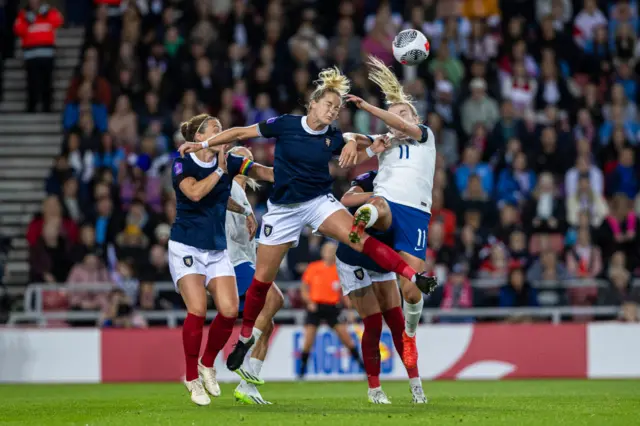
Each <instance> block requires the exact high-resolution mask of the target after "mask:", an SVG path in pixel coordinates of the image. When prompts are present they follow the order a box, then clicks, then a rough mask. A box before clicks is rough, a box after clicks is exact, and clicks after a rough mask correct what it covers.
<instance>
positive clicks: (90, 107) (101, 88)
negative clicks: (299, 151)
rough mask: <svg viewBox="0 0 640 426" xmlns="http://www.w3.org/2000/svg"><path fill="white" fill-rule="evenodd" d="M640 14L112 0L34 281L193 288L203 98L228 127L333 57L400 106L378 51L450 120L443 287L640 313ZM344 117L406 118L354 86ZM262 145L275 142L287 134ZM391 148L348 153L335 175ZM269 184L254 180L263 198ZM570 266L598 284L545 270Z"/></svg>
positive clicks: (290, 103) (296, 254)
mask: <svg viewBox="0 0 640 426" xmlns="http://www.w3.org/2000/svg"><path fill="white" fill-rule="evenodd" d="M117 3H120V4H119V5H118V4H117ZM406 28H416V29H419V30H421V31H423V32H424V33H425V35H426V36H427V37H428V38H429V40H430V42H431V56H430V58H429V59H428V60H427V61H426V62H424V63H423V64H421V65H420V66H418V67H415V68H408V67H401V66H399V64H397V63H395V62H394V60H393V56H392V52H391V42H392V40H393V37H394V36H395V34H396V33H397V32H398V31H399V30H401V29H406ZM639 31H640V11H639V2H638V0H618V1H601V0H584V1H582V0H574V1H572V0H536V1H533V0H508V1H497V0H457V1H454V0H391V1H389V2H378V1H372V0H362V1H355V0H341V1H339V0H321V1H306V2H305V1H282V0H269V1H252V0H217V1H210V0H188V1H187V0H183V1H180V0H137V1H133V0H123V1H121V2H111V1H109V2H107V1H96V4H95V7H94V10H93V12H92V18H91V19H90V20H89V21H88V22H87V30H86V34H85V39H86V40H85V44H84V47H83V49H82V57H81V64H80V66H79V67H78V70H77V72H76V75H75V76H74V78H73V80H72V81H71V83H70V86H69V90H68V93H67V98H66V106H65V109H64V113H63V123H64V140H63V142H62V144H63V149H62V151H63V154H62V155H60V156H59V157H58V158H56V160H55V164H54V166H53V168H52V170H51V174H50V176H49V178H48V179H47V182H46V188H47V192H48V194H49V196H48V197H47V199H46V200H45V201H44V202H43V208H42V213H41V214H40V215H38V216H37V217H35V218H34V219H33V221H32V223H31V224H30V225H29V230H28V235H27V237H28V240H29V244H30V247H31V265H32V267H31V281H32V282H55V283H68V285H69V286H73V285H74V284H75V283H86V282H93V281H109V282H113V283H115V284H116V286H117V288H118V289H119V290H117V291H115V292H114V293H113V294H111V295H109V296H108V297H107V296H104V297H94V296H91V295H89V294H88V293H87V294H82V293H81V294H78V296H77V297H74V298H72V299H71V300H70V301H69V304H70V306H71V307H72V308H74V309H81V310H85V309H92V310H95V309H101V310H104V311H105V312H107V311H109V309H110V310H111V312H112V314H111V316H113V315H116V314H113V312H116V311H118V310H119V309H121V310H122V312H125V311H126V312H130V311H129V310H127V309H128V308H126V306H125V305H123V304H122V303H121V300H130V301H133V303H134V306H136V307H137V308H139V309H151V308H153V309H156V308H164V307H171V306H174V304H175V303H176V302H175V299H171V297H169V296H167V297H166V298H164V297H160V298H158V297H157V296H154V288H153V283H154V282H157V281H170V276H169V273H168V268H167V260H166V244H167V239H168V235H169V228H170V225H171V223H172V221H173V219H174V217H175V199H174V194H173V190H172V189H171V186H170V179H169V178H168V171H169V169H170V168H169V167H168V165H170V163H171V161H172V159H173V158H174V156H175V148H176V147H177V146H178V145H179V144H180V143H182V142H183V140H182V138H181V137H180V135H179V132H176V130H177V129H178V127H179V123H180V122H181V121H183V120H186V119H188V118H189V117H191V116H193V115H195V114H198V113H200V112H203V111H206V112H209V113H210V114H212V115H215V116H216V117H218V118H219V119H220V121H221V123H222V124H223V126H224V127H225V128H227V127H230V126H244V125H250V124H254V123H256V122H258V121H261V120H264V119H268V118H270V117H273V116H276V115H279V114H284V113H294V114H303V113H304V104H305V100H306V99H307V96H308V95H309V93H310V91H311V89H312V81H313V80H314V79H315V76H316V75H317V73H318V71H319V70H320V69H322V68H323V67H327V66H330V65H337V66H339V67H340V69H342V70H343V71H344V72H345V73H346V74H347V75H348V76H349V77H350V78H351V80H352V87H353V88H352V92H353V93H354V94H356V95H358V96H361V97H363V98H364V99H366V100H367V101H368V102H370V103H372V104H374V105H381V102H382V101H381V97H380V93H379V92H378V91H377V90H375V88H374V85H372V84H371V83H369V82H368V81H367V77H366V72H367V70H366V66H365V65H364V61H365V60H366V56H367V55H369V54H373V55H376V56H377V57H379V58H380V59H382V60H383V61H384V62H385V63H387V64H388V65H390V66H393V67H394V68H395V71H396V72H397V73H398V74H399V75H401V76H402V77H403V79H404V81H405V85H406V86H405V87H406V90H407V92H408V93H410V94H411V95H412V96H413V97H414V100H415V105H416V107H417V109H418V111H419V113H420V115H421V116H422V117H423V118H424V120H425V123H426V124H428V125H429V126H430V128H431V129H432V130H433V132H434V134H435V137H436V144H437V152H438V153H437V155H438V158H437V170H436V174H435V187H434V191H433V206H432V218H431V224H430V227H429V244H428V247H429V249H428V253H427V265H428V270H429V272H430V273H433V274H435V275H437V276H438V277H439V279H440V280H441V282H443V283H444V284H443V285H442V286H440V288H439V289H438V291H437V292H436V294H434V295H433V296H431V297H430V298H429V300H428V302H427V303H428V305H430V306H436V307H441V308H443V309H452V308H467V307H477V306H503V307H518V306H540V305H578V306H590V305H598V304H599V305H623V304H626V305H625V312H626V315H627V316H628V317H629V318H632V317H633V316H634V315H635V316H637V304H638V303H639V302H640V291H639V289H638V288H637V287H633V286H632V282H633V278H634V277H637V276H638V274H639V273H640V229H639V226H640V224H639V219H638V214H639V213H640V197H639V196H638V192H639V185H640V175H639V171H640V164H639V162H638V160H637V156H638V147H639V146H640V144H639V142H640V116H639V115H638V108H637V105H638V101H639V100H640V87H639V84H640V80H639V79H638V75H639V71H640V65H639V64H640V62H638V58H639V57H640V43H638V40H637V37H638V34H639ZM338 121H339V122H338V123H337V124H338V125H339V127H340V128H341V130H342V131H345V132H347V131H355V132H359V133H365V134H373V133H381V132H384V131H385V128H384V125H383V124H382V123H381V122H380V121H378V120H377V119H375V118H373V117H372V116H370V115H368V114H366V113H364V112H363V111H359V110H354V109H353V108H351V107H350V106H347V107H345V108H344V109H343V110H342V112H341V114H340V117H339V120H338ZM249 145H250V146H251V148H252V150H253V153H254V157H255V159H256V161H258V162H260V163H265V164H270V163H271V162H272V159H273V151H274V146H273V143H272V141H269V140H264V139H257V140H253V141H250V143H249ZM375 167H376V164H375V160H373V161H371V162H368V163H365V164H363V165H360V166H358V167H356V168H355V169H352V170H344V169H340V168H339V167H338V166H337V165H334V166H332V168H331V170H332V173H333V174H334V175H335V177H336V184H335V187H334V191H335V195H336V196H337V197H339V196H341V194H342V193H343V192H344V191H345V190H346V189H347V188H348V187H349V181H350V178H352V177H353V176H355V175H357V174H358V173H362V172H364V171H367V170H370V169H372V168H375ZM268 194H269V187H268V186H265V187H263V188H262V189H260V190H259V191H257V192H252V193H251V194H250V200H251V202H252V204H253V205H254V208H255V211H256V212H257V216H258V218H259V217H260V216H261V214H262V213H264V211H265V209H266V199H267V197H268ZM321 245H322V239H321V238H320V237H318V236H315V235H312V234H311V233H308V234H306V235H304V236H303V238H302V240H301V244H300V246H299V247H298V248H296V249H294V250H291V251H290V253H289V255H288V256H287V258H286V260H285V262H284V263H283V265H282V268H281V277H279V279H284V280H297V279H299V278H300V277H301V275H302V274H303V272H304V270H305V268H306V266H307V265H308V263H309V262H311V261H313V260H317V259H319V254H320V247H321ZM569 278H581V279H585V280H587V281H586V282H587V283H588V284H584V282H585V281H583V285H581V286H579V287H576V288H566V286H561V285H558V284H555V285H550V286H548V287H540V286H538V285H534V284H536V283H538V282H540V281H546V282H555V281H557V280H566V279H569ZM476 279H484V280H485V281H486V280H489V281H493V282H495V283H497V284H496V285H495V286H493V287H487V288H485V287H477V286H473V285H472V284H473V280H476ZM290 300H291V303H292V305H293V306H295V300H296V298H295V297H293V296H292V297H291V299H290ZM120 306H125V307H121V308H118V307H120ZM116 316H117V315H116ZM105 318H106V319H105V320H104V321H105V323H106V324H112V323H114V321H112V319H110V318H111V317H109V315H107V316H106V317H105ZM128 318H129V317H128ZM127 321H129V322H130V323H135V322H136V321H133V320H130V319H128V320H127Z"/></svg>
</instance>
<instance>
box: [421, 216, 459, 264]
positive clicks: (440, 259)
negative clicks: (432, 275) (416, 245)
mask: <svg viewBox="0 0 640 426" xmlns="http://www.w3.org/2000/svg"><path fill="white" fill-rule="evenodd" d="M428 238H429V244H428V245H427V246H428V247H429V248H430V249H431V250H432V252H433V254H434V258H435V265H436V267H445V268H449V267H450V265H452V264H453V261H454V253H453V247H449V246H447V245H446V244H445V233H444V226H443V224H442V223H441V222H432V223H431V224H430V225H429V235H428Z"/></svg>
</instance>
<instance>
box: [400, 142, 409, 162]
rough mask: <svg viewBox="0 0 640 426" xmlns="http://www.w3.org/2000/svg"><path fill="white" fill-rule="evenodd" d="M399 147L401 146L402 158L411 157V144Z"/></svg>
mask: <svg viewBox="0 0 640 426" xmlns="http://www.w3.org/2000/svg"><path fill="white" fill-rule="evenodd" d="M398 148H400V159H401V160H402V159H403V158H404V159H405V160H408V159H409V145H399V146H398Z"/></svg>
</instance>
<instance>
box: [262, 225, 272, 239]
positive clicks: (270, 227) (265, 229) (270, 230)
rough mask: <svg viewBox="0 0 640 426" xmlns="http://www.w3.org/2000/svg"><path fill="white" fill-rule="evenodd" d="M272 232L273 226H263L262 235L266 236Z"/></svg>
mask: <svg viewBox="0 0 640 426" xmlns="http://www.w3.org/2000/svg"><path fill="white" fill-rule="evenodd" d="M272 232H273V226H271V225H265V226H264V235H266V236H267V237H268V236H270V235H271V233H272Z"/></svg>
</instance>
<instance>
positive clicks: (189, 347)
mask: <svg viewBox="0 0 640 426" xmlns="http://www.w3.org/2000/svg"><path fill="white" fill-rule="evenodd" d="M203 326H204V317H199V316H197V315H194V314H191V313H189V314H187V317H186V318H185V319H184V323H183V324H182V346H183V348H184V359H185V362H186V365H187V377H186V379H187V381H188V382H190V381H192V380H195V379H197V378H198V356H199V355H200V343H201V342H202V327H203Z"/></svg>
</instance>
